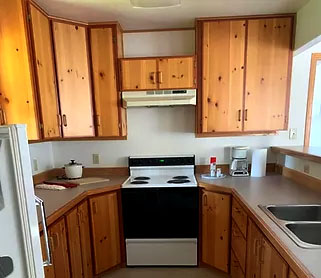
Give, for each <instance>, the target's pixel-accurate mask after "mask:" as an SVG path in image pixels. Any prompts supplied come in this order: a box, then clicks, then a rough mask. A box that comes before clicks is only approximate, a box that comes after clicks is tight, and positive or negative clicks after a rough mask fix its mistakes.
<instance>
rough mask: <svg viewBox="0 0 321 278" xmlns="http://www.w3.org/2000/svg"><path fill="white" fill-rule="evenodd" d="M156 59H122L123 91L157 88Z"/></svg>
mask: <svg viewBox="0 0 321 278" xmlns="http://www.w3.org/2000/svg"><path fill="white" fill-rule="evenodd" d="M156 75H157V61H156V59H135V58H134V59H122V60H121V76H122V90H123V91H138V90H156V89H157V76H156Z"/></svg>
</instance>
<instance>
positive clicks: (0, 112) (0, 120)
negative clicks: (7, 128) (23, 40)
mask: <svg viewBox="0 0 321 278" xmlns="http://www.w3.org/2000/svg"><path fill="white" fill-rule="evenodd" d="M6 124H7V118H6V112H5V111H4V109H3V108H2V107H0V125H6Z"/></svg>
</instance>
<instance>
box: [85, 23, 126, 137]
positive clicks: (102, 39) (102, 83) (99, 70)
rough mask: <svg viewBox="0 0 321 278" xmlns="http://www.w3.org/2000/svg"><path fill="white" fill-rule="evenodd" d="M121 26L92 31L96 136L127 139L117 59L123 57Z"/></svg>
mask: <svg viewBox="0 0 321 278" xmlns="http://www.w3.org/2000/svg"><path fill="white" fill-rule="evenodd" d="M119 34H120V35H121V33H120V30H119V26H117V25H113V26H105V27H102V26H100V27H95V28H90V29H89V35H90V47H91V51H90V53H91V67H92V76H93V91H94V99H95V121H96V129H97V136H100V137H105V136H125V135H126V134H127V123H126V111H125V110H124V108H122V107H121V93H120V90H119V79H118V63H117V61H118V58H121V57H122V56H123V49H122V47H118V44H120V45H121V44H122V38H121V36H120V35H119Z"/></svg>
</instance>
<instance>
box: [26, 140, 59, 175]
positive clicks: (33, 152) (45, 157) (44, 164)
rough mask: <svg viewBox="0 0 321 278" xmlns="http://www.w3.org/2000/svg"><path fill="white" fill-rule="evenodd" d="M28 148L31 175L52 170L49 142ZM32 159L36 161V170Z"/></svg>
mask: <svg viewBox="0 0 321 278" xmlns="http://www.w3.org/2000/svg"><path fill="white" fill-rule="evenodd" d="M29 148H30V158H31V165H32V168H33V171H32V172H33V174H38V173H41V172H44V171H46V170H49V169H52V168H54V158H53V150H52V143H51V142H46V143H37V144H30V145H29ZM34 159H35V160H37V164H38V170H35V169H34Z"/></svg>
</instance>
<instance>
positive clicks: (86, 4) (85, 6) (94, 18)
mask: <svg viewBox="0 0 321 278" xmlns="http://www.w3.org/2000/svg"><path fill="white" fill-rule="evenodd" d="M35 1H36V2H37V3H38V4H39V5H40V6H41V7H42V8H43V9H44V10H46V11H47V12H48V13H49V14H50V15H54V16H60V17H64V18H69V19H73V20H79V21H85V22H99V21H119V22H120V24H121V25H122V27H123V29H124V30H136V29H162V28H184V27H193V26H194V19H195V18H197V17H205V16H233V15H255V14H273V13H292V12H296V11H298V10H299V9H300V8H301V7H302V6H303V5H304V4H306V3H307V2H308V1H309V0H182V5H181V6H180V7H173V8H164V9H135V8H133V7H132V6H131V4H130V0H35ZM151 1H152V0H151Z"/></svg>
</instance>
